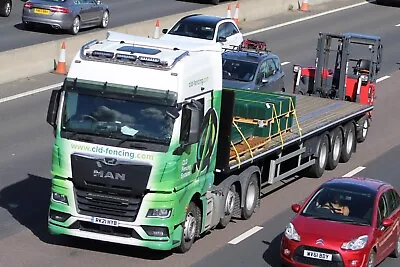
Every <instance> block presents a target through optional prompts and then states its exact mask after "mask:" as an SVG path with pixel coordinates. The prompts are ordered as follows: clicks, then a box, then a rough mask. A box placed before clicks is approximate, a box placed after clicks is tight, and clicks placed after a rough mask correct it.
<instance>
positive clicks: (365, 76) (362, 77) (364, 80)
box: [360, 75, 368, 82]
mask: <svg viewBox="0 0 400 267" xmlns="http://www.w3.org/2000/svg"><path fill="white" fill-rule="evenodd" d="M360 79H361V81H362V82H367V81H368V76H367V75H361V76H360Z"/></svg>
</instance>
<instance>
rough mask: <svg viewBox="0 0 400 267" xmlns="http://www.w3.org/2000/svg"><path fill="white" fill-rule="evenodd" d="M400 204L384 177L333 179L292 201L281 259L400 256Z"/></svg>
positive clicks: (372, 260) (350, 260) (361, 260)
mask: <svg viewBox="0 0 400 267" xmlns="http://www.w3.org/2000/svg"><path fill="white" fill-rule="evenodd" d="M399 205H400V197H399V193H398V192H397V190H396V189H395V188H394V187H393V186H392V185H390V184H388V183H385V182H383V181H379V180H372V179H367V178H334V179H331V180H329V181H328V182H326V183H324V184H323V185H321V186H320V187H318V189H316V190H315V191H314V192H313V193H312V194H311V195H310V196H309V197H308V198H307V200H306V201H305V202H304V204H302V205H300V204H294V205H292V210H293V211H294V212H295V213H296V215H295V217H294V218H293V219H292V220H291V222H290V223H289V224H288V226H287V227H286V230H285V234H284V235H283V237H282V242H281V250H280V254H281V259H282V260H283V262H284V263H285V264H287V265H288V266H360V267H374V266H376V265H378V264H379V263H380V262H381V261H383V260H384V259H385V258H386V257H388V256H389V255H393V256H395V257H399V256H400V235H399V232H400V226H399V221H400V209H399V207H400V206H399Z"/></svg>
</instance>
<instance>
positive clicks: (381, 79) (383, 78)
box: [376, 75, 390, 83]
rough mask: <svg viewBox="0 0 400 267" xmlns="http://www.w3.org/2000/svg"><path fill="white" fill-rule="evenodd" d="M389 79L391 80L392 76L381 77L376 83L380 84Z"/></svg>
mask: <svg viewBox="0 0 400 267" xmlns="http://www.w3.org/2000/svg"><path fill="white" fill-rule="evenodd" d="M389 78H390V76H389V75H386V76H383V77H381V78H379V79H376V82H377V83H379V82H381V81H384V80H386V79H389Z"/></svg>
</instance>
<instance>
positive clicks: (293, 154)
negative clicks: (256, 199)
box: [216, 93, 374, 186]
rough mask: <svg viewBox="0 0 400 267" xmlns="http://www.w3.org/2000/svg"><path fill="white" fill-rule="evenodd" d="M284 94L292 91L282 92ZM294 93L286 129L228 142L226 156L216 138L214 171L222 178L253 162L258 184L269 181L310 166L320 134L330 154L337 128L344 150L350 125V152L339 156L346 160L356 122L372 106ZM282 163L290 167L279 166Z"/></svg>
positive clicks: (357, 126) (357, 132)
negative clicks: (259, 174) (291, 118)
mask: <svg viewBox="0 0 400 267" xmlns="http://www.w3.org/2000/svg"><path fill="white" fill-rule="evenodd" d="M284 95H285V96H287V95H293V94H288V93H285V94H284ZM295 96H296V109H293V110H291V112H293V113H294V123H293V126H292V127H291V128H290V129H289V130H287V131H282V132H281V133H280V134H277V135H275V136H273V137H271V138H263V137H251V138H248V139H246V141H242V142H241V143H239V144H236V145H234V146H233V145H231V146H230V149H229V159H228V156H227V155H226V153H224V152H223V151H226V149H223V148H221V146H224V145H226V143H225V144H224V142H223V141H222V140H219V142H221V143H220V144H219V145H220V147H219V148H218V152H220V155H218V157H217V160H219V161H217V168H216V172H219V173H221V176H222V177H223V178H222V179H226V177H227V176H229V175H232V174H237V173H241V172H243V171H244V170H246V169H247V168H249V166H251V165H256V166H258V167H260V170H261V172H262V173H263V179H262V181H261V184H260V186H263V185H265V184H273V183H275V182H277V181H279V180H281V179H285V178H287V177H289V176H292V175H294V174H296V173H298V172H300V171H302V170H304V169H307V168H309V167H310V166H311V167H312V165H314V164H315V163H316V160H317V159H318V153H319V151H318V150H319V148H318V144H319V143H320V140H321V137H323V136H327V137H328V140H329V143H328V151H327V153H332V151H333V148H334V140H333V139H334V135H335V133H336V132H339V131H340V135H341V140H342V143H343V147H342V149H341V151H344V150H345V148H346V142H343V140H345V141H347V140H348V136H349V133H348V129H349V127H351V125H353V127H354V128H353V129H354V131H352V133H353V137H354V138H353V142H352V143H351V144H350V145H349V148H350V151H348V152H347V153H345V152H343V153H344V154H347V155H344V157H343V156H342V159H341V162H346V161H348V160H349V159H350V157H351V153H352V152H355V150H356V144H357V136H358V135H360V134H361V133H360V131H362V129H361V127H362V124H361V125H360V121H362V120H363V119H365V117H366V114H367V113H368V112H370V111H371V110H373V108H374V106H373V105H366V104H360V103H354V102H349V101H344V100H343V101H342V100H334V99H329V98H321V97H315V96H308V95H297V94H296V95H295ZM223 116H224V114H221V121H224V120H226V119H225V118H224V117H223ZM221 127H223V126H221ZM350 142H351V140H350ZM224 154H225V155H224ZM328 160H329V159H328ZM289 162H290V163H289ZM286 163H289V164H286ZM337 163H338V162H336V163H335V162H334V163H333V164H331V166H329V167H330V168H329V169H334V168H335V167H336V166H337ZM285 164H286V165H290V166H286V168H283V165H285ZM317 165H318V164H317ZM327 165H329V164H327ZM320 167H321V168H322V167H323V166H320ZM266 168H267V169H266ZM317 169H318V168H317ZM314 172H315V171H314ZM322 173H323V170H318V171H317V173H309V175H311V176H317V177H320V176H322Z"/></svg>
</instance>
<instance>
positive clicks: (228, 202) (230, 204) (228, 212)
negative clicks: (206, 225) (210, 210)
mask: <svg viewBox="0 0 400 267" xmlns="http://www.w3.org/2000/svg"><path fill="white" fill-rule="evenodd" d="M235 201H236V187H235V185H234V184H233V185H231V187H230V189H229V191H228V194H227V195H226V198H225V202H224V216H223V217H222V218H221V219H220V221H219V223H218V226H217V227H218V228H220V229H223V228H225V227H226V226H227V225H228V224H229V222H230V221H231V219H232V215H233V210H234V208H235Z"/></svg>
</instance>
